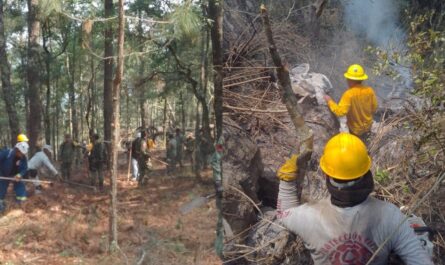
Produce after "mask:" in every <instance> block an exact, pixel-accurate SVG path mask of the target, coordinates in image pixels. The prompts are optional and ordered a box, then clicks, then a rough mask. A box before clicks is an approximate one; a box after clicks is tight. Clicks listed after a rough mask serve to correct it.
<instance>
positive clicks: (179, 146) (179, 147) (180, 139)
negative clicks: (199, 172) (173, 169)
mask: <svg viewBox="0 0 445 265" xmlns="http://www.w3.org/2000/svg"><path fill="white" fill-rule="evenodd" d="M175 139H176V162H177V163H179V167H181V168H182V167H183V165H182V158H183V157H182V153H183V150H184V135H183V134H182V132H181V129H179V128H176V135H175Z"/></svg>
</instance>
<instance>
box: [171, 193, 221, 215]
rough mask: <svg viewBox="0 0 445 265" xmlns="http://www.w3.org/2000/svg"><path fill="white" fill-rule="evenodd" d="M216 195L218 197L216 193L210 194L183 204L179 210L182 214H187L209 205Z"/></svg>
mask: <svg viewBox="0 0 445 265" xmlns="http://www.w3.org/2000/svg"><path fill="white" fill-rule="evenodd" d="M215 195H216V193H215V192H213V193H210V194H208V195H205V196H200V197H196V198H194V199H193V200H191V201H190V202H188V203H185V204H183V205H182V206H181V207H180V208H179V211H180V212H181V214H187V213H189V212H190V211H191V210H193V209H195V208H198V207H201V206H203V205H204V204H206V203H208V202H209V200H210V199H211V198H213V197H215Z"/></svg>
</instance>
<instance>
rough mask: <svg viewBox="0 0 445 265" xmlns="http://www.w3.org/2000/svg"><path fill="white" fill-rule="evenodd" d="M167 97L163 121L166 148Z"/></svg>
mask: <svg viewBox="0 0 445 265" xmlns="http://www.w3.org/2000/svg"><path fill="white" fill-rule="evenodd" d="M167 104H168V102H167V97H165V98H164V118H163V121H162V133H163V134H164V145H165V146H164V147H167Z"/></svg>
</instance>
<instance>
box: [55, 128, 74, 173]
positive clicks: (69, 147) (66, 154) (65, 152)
mask: <svg viewBox="0 0 445 265" xmlns="http://www.w3.org/2000/svg"><path fill="white" fill-rule="evenodd" d="M76 147H77V144H76V143H74V142H73V139H72V138H71V135H69V134H66V135H65V141H64V142H63V143H62V144H61V145H60V151H59V161H60V162H61V163H62V164H61V173H62V178H63V179H65V180H69V179H70V178H71V167H72V164H73V161H74V159H75V155H76Z"/></svg>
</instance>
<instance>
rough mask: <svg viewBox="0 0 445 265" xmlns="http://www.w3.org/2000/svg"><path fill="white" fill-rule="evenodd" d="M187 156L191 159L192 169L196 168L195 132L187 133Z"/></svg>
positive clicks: (185, 144)
mask: <svg viewBox="0 0 445 265" xmlns="http://www.w3.org/2000/svg"><path fill="white" fill-rule="evenodd" d="M184 146H185V157H186V158H188V159H189V160H190V165H191V166H192V169H193V170H194V169H195V163H194V159H193V156H194V152H195V137H193V133H189V134H188V135H187V138H186V139H185V143H184Z"/></svg>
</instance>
